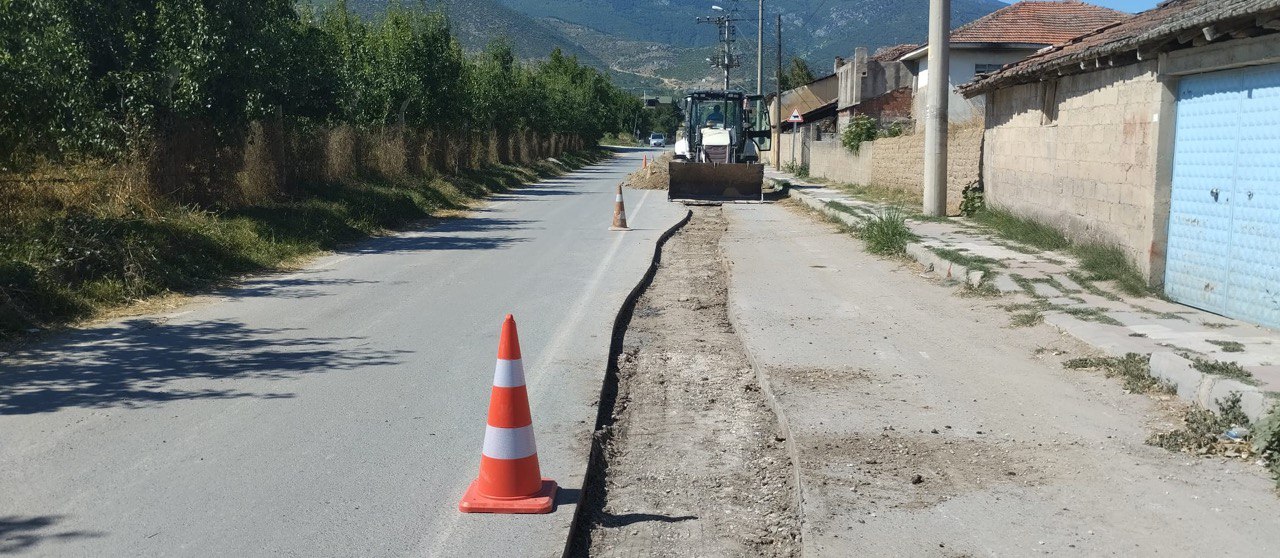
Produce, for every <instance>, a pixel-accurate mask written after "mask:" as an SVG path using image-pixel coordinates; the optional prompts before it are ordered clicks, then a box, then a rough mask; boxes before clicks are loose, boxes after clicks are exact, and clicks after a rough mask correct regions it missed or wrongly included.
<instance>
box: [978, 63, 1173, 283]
mask: <svg viewBox="0 0 1280 558" xmlns="http://www.w3.org/2000/svg"><path fill="white" fill-rule="evenodd" d="M1056 88H1057V91H1056V107H1057V109H1056V112H1057V115H1056V119H1054V118H1051V117H1047V116H1046V114H1045V111H1044V109H1045V99H1044V95H1045V91H1046V86H1045V85H1044V84H1040V83H1032V84H1026V85H1019V86H1014V87H1010V88H1006V89H1001V90H998V91H995V92H993V93H991V94H990V95H988V103H989V104H990V108H989V109H988V114H987V132H986V146H985V152H984V163H983V174H984V177H983V182H984V184H985V186H986V196H987V202H988V203H989V204H991V205H993V206H995V207H1000V208H1003V209H1006V210H1008V211H1011V212H1013V213H1015V214H1018V215H1021V216H1024V217H1028V218H1033V219H1036V220H1038V221H1041V222H1044V223H1046V224H1049V225H1051V226H1054V227H1055V228H1058V229H1059V230H1062V231H1063V232H1064V233H1065V234H1067V235H1068V237H1070V238H1072V239H1073V240H1076V241H1081V242H1100V243H1105V244H1111V245H1115V246H1119V247H1121V248H1123V249H1124V250H1125V251H1126V253H1127V254H1128V255H1129V256H1130V259H1131V260H1132V261H1133V262H1134V263H1135V264H1136V265H1138V267H1139V268H1140V269H1141V270H1142V271H1143V272H1144V273H1146V274H1147V275H1148V276H1149V277H1150V276H1152V267H1153V261H1156V259H1157V258H1158V255H1156V254H1153V252H1154V251H1158V249H1157V248H1154V246H1156V245H1157V244H1158V242H1157V241H1156V238H1155V236H1156V227H1155V225H1154V224H1153V222H1152V221H1153V219H1154V217H1153V216H1154V214H1155V209H1156V208H1155V207H1154V204H1155V190H1156V170H1157V161H1156V152H1157V150H1156V147H1157V146H1156V141H1157V133H1158V127H1159V122H1158V117H1157V116H1158V115H1159V113H1160V107H1161V94H1162V91H1163V89H1162V86H1161V84H1160V83H1159V82H1158V81H1157V65H1156V63H1155V62H1154V61H1152V62H1145V63H1138V64H1132V65H1128V66H1122V67H1118V68H1110V69H1106V70H1098V71H1094V72H1088V73H1084V74H1079V75H1073V76H1066V77H1062V78H1059V79H1058V82H1057V86H1056ZM1050 116H1051V115H1050ZM1156 271H1157V272H1158V271H1159V270H1156Z"/></svg>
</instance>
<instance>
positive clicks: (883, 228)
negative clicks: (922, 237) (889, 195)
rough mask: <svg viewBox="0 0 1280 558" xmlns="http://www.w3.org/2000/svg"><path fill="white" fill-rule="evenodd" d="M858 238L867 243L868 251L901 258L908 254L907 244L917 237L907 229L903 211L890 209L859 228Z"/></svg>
mask: <svg viewBox="0 0 1280 558" xmlns="http://www.w3.org/2000/svg"><path fill="white" fill-rule="evenodd" d="M857 235H858V238H860V239H862V241H863V242H866V243H867V251H868V252H871V253H872V254H880V255H884V256H900V255H903V254H906V253H907V244H909V243H911V242H914V241H915V240H916V235H915V234H914V233H912V232H911V229H910V228H909V227H907V219H906V217H905V216H904V215H903V213H902V210H900V209H898V208H895V207H889V208H886V209H885V210H884V211H883V212H881V213H880V214H879V215H876V216H874V217H872V218H870V219H868V220H867V221H866V222H865V223H863V224H862V226H861V227H858V232H857Z"/></svg>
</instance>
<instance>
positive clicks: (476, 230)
mask: <svg viewBox="0 0 1280 558" xmlns="http://www.w3.org/2000/svg"><path fill="white" fill-rule="evenodd" d="M484 213H485V212H484V211H476V212H474V213H473V214H472V215H469V216H467V217H466V218H464V219H449V220H445V221H441V222H440V223H438V224H436V225H435V226H432V227H430V228H427V229H423V230H421V231H417V232H410V233H404V234H399V235H395V236H384V237H379V238H374V239H371V240H369V241H367V242H364V243H361V244H360V245H359V246H357V247H354V248H352V249H350V250H347V252H348V253H355V254H384V253H392V252H419V251H429V250H492V249H495V248H503V247H505V246H509V245H511V244H515V243H517V242H524V241H526V240H528V238H526V237H520V236H512V235H510V234H502V233H501V232H500V231H518V230H525V229H528V227H527V226H526V225H528V224H529V223H532V221H529V220H525V219H506V218H501V217H489V216H486V215H484Z"/></svg>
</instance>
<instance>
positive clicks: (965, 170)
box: [775, 126, 983, 215]
mask: <svg viewBox="0 0 1280 558" xmlns="http://www.w3.org/2000/svg"><path fill="white" fill-rule="evenodd" d="M799 134H800V136H799V137H798V138H797V143H796V145H797V156H796V161H797V162H801V163H807V164H808V165H809V174H810V175H812V176H816V177H822V178H827V179H831V180H836V181H840V182H848V183H851V184H868V185H873V186H880V187H886V188H895V189H899V190H904V191H907V192H911V193H913V194H915V195H917V196H919V195H920V194H921V193H922V192H923V190H924V134H913V135H906V136H898V137H896V138H881V139H878V140H875V141H873V142H868V143H864V144H862V147H861V148H860V149H859V150H858V153H857V154H854V153H851V152H849V150H847V149H845V148H844V146H842V145H841V144H840V140H839V138H838V137H835V136H827V137H826V138H825V139H824V141H811V138H812V136H810V135H808V134H805V128H803V127H802V128H801V130H800V132H799ZM982 137H983V130H982V128H981V127H972V126H971V127H964V128H959V127H953V128H952V129H951V132H950V135H949V138H948V146H949V147H948V150H947V213H948V214H951V215H955V214H958V213H959V211H960V202H961V201H962V199H963V195H962V192H963V190H964V188H965V186H968V185H969V184H970V183H972V182H974V181H976V180H978V176H979V172H980V165H981V155H982ZM804 141H808V149H805V148H804V147H803V142H804ZM778 147H779V149H778V150H777V151H775V153H776V154H777V155H778V156H779V157H780V159H779V160H780V161H782V163H783V164H786V163H788V162H790V161H791V135H790V134H789V133H784V134H782V142H781V143H780V145H779V146H778ZM806 154H807V155H806Z"/></svg>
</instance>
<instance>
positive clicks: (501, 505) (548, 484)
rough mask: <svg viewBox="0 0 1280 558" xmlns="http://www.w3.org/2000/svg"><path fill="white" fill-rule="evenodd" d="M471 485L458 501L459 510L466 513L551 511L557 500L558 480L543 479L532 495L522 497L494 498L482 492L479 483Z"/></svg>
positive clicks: (478, 481) (477, 480) (475, 482)
mask: <svg viewBox="0 0 1280 558" xmlns="http://www.w3.org/2000/svg"><path fill="white" fill-rule="evenodd" d="M478 484H480V480H479V479H476V480H474V481H472V482H471V487H470V488H468V489H467V493H466V494H465V495H463V497H462V501H461V502H459V503H458V511H461V512H464V513H550V512H551V508H552V507H554V504H555V500H556V481H553V480H551V479H542V486H541V487H539V488H538V491H537V492H536V493H534V494H533V495H532V496H525V497H520V498H494V497H491V496H485V495H484V494H481V493H480V489H479V488H478V487H477V485H478Z"/></svg>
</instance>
